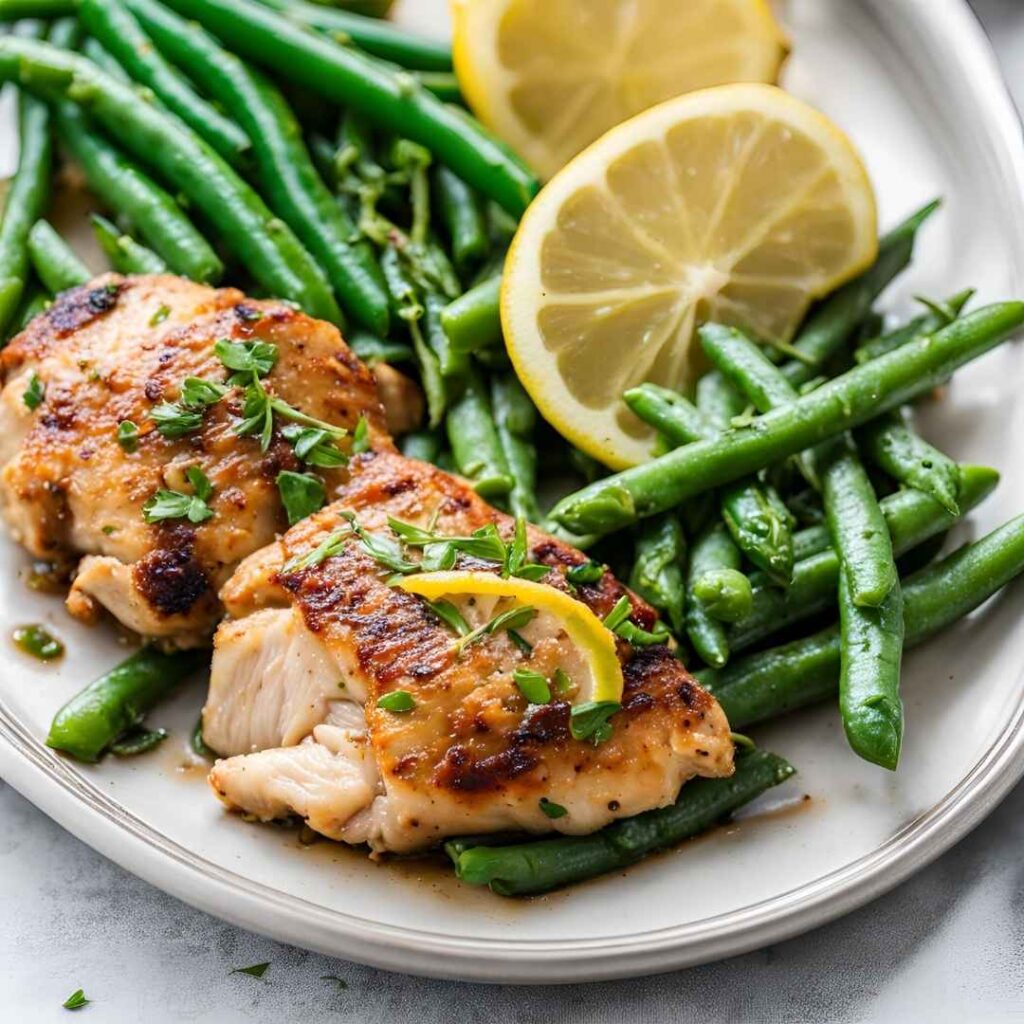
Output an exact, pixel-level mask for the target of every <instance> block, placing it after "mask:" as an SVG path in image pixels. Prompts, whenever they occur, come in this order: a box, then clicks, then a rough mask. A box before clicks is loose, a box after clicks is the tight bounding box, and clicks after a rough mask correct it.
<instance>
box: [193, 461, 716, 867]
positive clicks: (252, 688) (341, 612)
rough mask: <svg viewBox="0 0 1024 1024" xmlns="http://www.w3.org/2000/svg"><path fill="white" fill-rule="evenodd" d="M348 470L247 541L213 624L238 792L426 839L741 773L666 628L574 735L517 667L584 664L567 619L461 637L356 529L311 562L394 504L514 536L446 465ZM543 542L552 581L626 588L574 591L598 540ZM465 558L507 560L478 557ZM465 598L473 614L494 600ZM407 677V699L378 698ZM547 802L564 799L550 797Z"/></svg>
mask: <svg viewBox="0 0 1024 1024" xmlns="http://www.w3.org/2000/svg"><path fill="white" fill-rule="evenodd" d="M350 471H351V474H352V475H351V478H350V480H349V481H348V483H347V484H346V485H345V486H344V487H343V489H342V490H341V491H340V492H339V494H338V497H337V500H336V502H335V503H334V504H333V505H331V506H329V507H327V508H325V509H323V510H322V511H321V512H319V513H318V514H316V515H314V516H312V517H310V518H309V519H306V520H304V521H302V522H300V523H298V524H297V525H296V526H294V527H293V528H292V529H291V530H289V531H288V532H287V533H286V534H285V535H284V536H283V537H282V538H281V539H280V540H279V541H277V542H275V543H274V544H272V545H270V546H268V547H266V548H264V549H263V550H261V551H258V552H256V553H255V554H253V555H251V556H250V557H249V558H247V559H246V560H245V561H244V562H243V563H242V564H241V566H240V567H239V569H238V571H237V572H236V573H235V574H234V576H233V577H232V578H231V579H230V580H229V581H228V582H227V584H226V585H225V587H224V588H223V590H222V591H221V598H222V600H223V603H224V606H225V608H226V609H227V611H228V613H229V615H230V619H229V620H228V621H226V622H224V623H223V624H222V625H221V626H220V628H219V630H218V631H217V634H216V637H215V648H214V658H213V670H212V677H211V683H210V692H209V697H208V701H207V704H206V707H205V709H204V714H203V731H204V737H205V740H206V742H207V743H208V744H209V745H210V746H211V747H212V748H213V749H215V750H217V751H219V752H220V753H221V754H222V755H228V756H225V757H224V758H223V759H222V760H219V761H217V763H216V764H215V766H214V768H213V769H212V771H211V773H210V782H211V785H212V786H213V788H214V790H215V791H216V792H217V794H218V795H219V796H220V797H221V799H222V800H223V801H224V802H225V803H226V804H227V805H228V806H229V807H231V808H235V809H238V810H241V811H245V812H248V813H249V814H252V815H255V816H256V817H258V818H260V819H264V820H269V819H273V818H279V817H283V816H287V815H298V816H300V817H302V818H303V819H305V821H306V822H307V823H308V824H309V825H310V826H311V827H312V828H313V829H315V830H316V831H318V832H320V833H322V834H323V835H325V836H329V837H331V838H333V839H338V840H343V841H346V842H349V843H368V844H369V845H370V847H371V849H372V850H373V851H384V850H389V851H398V852H410V851H415V850H420V849H423V848H426V847H429V846H432V845H434V844H435V843H437V842H438V841H440V840H442V839H444V838H445V837H446V836H451V835H457V834H463V835H464V834H472V833H482V832H491V831H503V830H516V831H519V830H525V831H527V832H535V833H540V832H546V831H550V830H552V829H554V830H557V831H560V832H564V833H572V834H577V833H585V832H589V831H592V830H594V829H597V828H600V827H601V826H603V825H605V824H607V823H608V822H610V821H612V820H613V819H615V818H617V817H625V816H628V815H633V814H637V813H639V812H641V811H644V810H647V809H649V808H652V807H658V806H662V805H665V804H668V803H670V802H672V801H673V800H674V799H675V798H676V796H677V794H678V791H679V788H680V786H681V785H682V783H683V782H685V781H686V780H687V779H688V778H690V777H692V776H694V775H704V776H722V775H728V774H730V773H731V771H732V750H733V747H732V742H731V740H730V737H729V731H728V724H727V722H726V720H725V716H724V714H723V712H722V710H721V708H720V707H719V705H718V704H717V702H716V701H715V700H714V698H712V697H711V696H710V695H709V694H707V693H706V692H705V691H704V690H702V689H701V687H700V686H699V685H698V684H697V683H696V682H695V681H694V680H693V679H692V677H691V676H689V674H688V673H687V672H686V670H685V668H684V667H683V666H682V664H681V663H680V662H679V661H678V660H677V659H676V658H675V657H674V656H673V655H672V653H671V652H670V651H669V649H668V648H667V647H666V646H664V645H654V646H647V647H637V648H633V647H631V646H630V645H629V644H627V643H626V642H625V641H622V640H619V641H618V644H617V652H618V657H619V659H620V662H621V665H622V669H623V674H624V679H625V689H624V693H623V697H622V708H621V710H620V711H619V712H618V713H616V714H615V715H614V716H613V717H612V719H611V724H612V726H613V732H612V735H611V736H610V738H608V739H606V740H604V741H603V742H600V743H598V744H594V743H592V742H589V741H586V742H584V741H581V740H577V739H574V738H573V737H572V735H571V731H570V703H569V699H568V698H566V697H564V696H560V695H556V696H555V697H554V698H553V699H552V701H551V702H550V703H546V704H529V703H528V702H527V700H526V698H525V697H524V696H523V694H522V693H521V692H520V691H519V689H518V688H517V686H516V685H515V682H514V680H513V675H512V674H513V672H514V670H516V669H519V668H525V669H532V670H536V671H537V672H539V673H541V674H542V675H544V676H545V677H547V678H550V677H551V676H552V674H553V673H554V671H555V669H556V668H562V669H563V670H564V671H566V673H567V674H568V676H569V677H570V678H574V677H577V678H578V673H581V672H583V671H584V666H583V664H582V663H581V658H582V655H581V654H580V652H579V651H577V650H576V649H575V648H574V647H573V645H572V644H570V643H569V641H568V637H567V636H566V634H565V632H564V630H562V629H561V628H560V625H559V622H558V620H557V619H556V618H554V617H552V616H550V615H544V614H539V615H537V616H536V617H535V618H534V619H533V621H531V622H530V623H529V624H528V625H526V626H523V627H522V629H521V630H519V634H520V635H519V636H517V637H512V636H510V635H509V634H508V633H507V632H497V633H495V634H494V635H492V636H490V637H488V638H487V639H486V640H485V641H484V642H481V643H478V644H475V645H473V646H469V647H466V648H465V649H464V650H463V651H462V652H461V653H459V652H458V651H457V650H456V644H455V641H456V639H457V636H456V634H455V633H454V632H453V631H452V629H451V628H450V627H449V626H447V625H446V624H445V623H444V622H442V621H441V620H440V619H439V618H438V617H437V616H436V615H435V614H434V613H433V612H432V611H430V610H429V608H428V607H427V605H426V604H425V602H424V601H423V600H422V599H421V598H419V597H417V596H415V595H413V594H410V593H407V592H405V591H403V590H402V589H400V588H397V587H395V586H393V585H389V577H390V576H391V573H392V570H391V569H389V568H387V567H386V566H385V565H382V564H381V563H380V562H379V561H378V560H377V559H375V558H374V557H372V556H371V554H369V553H368V551H367V549H366V547H365V545H364V544H363V543H362V542H360V540H358V539H357V538H351V539H349V540H346V541H345V543H344V545H343V546H342V547H341V548H340V550H338V551H336V553H334V554H333V555H331V556H330V557H324V558H322V560H319V561H318V562H317V564H308V565H307V566H306V567H301V563H299V564H297V560H298V559H301V558H302V557H303V556H309V555H310V553H311V552H313V551H314V550H315V549H317V547H318V546H319V545H321V544H322V543H323V542H324V541H325V540H326V539H327V538H328V537H330V536H331V535H332V534H337V531H339V530H342V531H343V530H344V529H345V528H346V525H347V524H346V520H345V518H344V517H343V516H342V513H354V514H355V516H356V517H357V522H358V524H359V525H360V526H362V527H363V528H364V529H365V530H368V531H370V532H371V534H373V535H377V536H385V535H388V536H392V539H394V538H393V535H391V534H390V533H389V530H388V525H387V520H388V517H389V516H393V517H395V518H396V519H399V520H403V521H405V522H410V523H414V524H417V525H420V526H426V525H427V524H431V528H432V529H433V530H434V531H435V532H437V533H441V534H445V535H448V536H455V535H462V536H465V535H467V534H469V533H471V532H472V531H473V530H475V529H477V528H479V527H481V526H484V525H485V524H488V523H495V524H496V525H497V527H498V529H499V531H500V533H501V534H502V536H503V537H505V538H506V539H507V538H509V537H510V536H511V535H512V533H513V530H514V524H513V522H512V521H511V520H510V519H509V517H507V516H505V515H503V514H501V513H499V512H496V511H495V510H494V509H492V508H490V507H489V506H488V505H487V504H486V503H485V502H483V501H482V500H481V499H480V498H479V497H478V496H477V495H476V494H475V493H474V492H473V491H472V490H471V489H470V488H469V486H467V485H466V483H464V482H463V481H461V480H460V479H458V478H455V477H453V476H451V475H449V474H446V473H443V472H441V471H440V470H437V469H435V468H433V467H432V466H429V465H426V464H423V463H419V462H415V461H412V460H409V459H406V458H404V457H402V456H400V455H397V454H395V453H394V452H392V451H383V450H382V451H376V452H369V453H367V454H365V455H361V456H359V457H358V458H356V459H355V460H354V461H353V462H352V464H351V466H350ZM336 539H340V538H337V537H336ZM528 543H529V548H530V550H529V558H530V560H531V561H533V562H538V563H542V564H544V565H546V566H548V567H549V571H548V573H547V575H546V576H544V577H543V579H542V580H541V582H543V583H546V584H549V585H550V586H552V587H557V588H559V589H561V590H563V591H566V592H569V593H573V594H574V595H575V596H576V597H577V598H578V599H579V600H580V601H582V602H583V603H585V604H586V605H587V606H588V607H589V608H590V609H591V610H592V611H593V612H595V613H596V614H597V615H598V616H602V617H603V616H604V615H606V614H607V613H608V612H609V611H610V610H611V609H612V607H613V606H614V605H615V603H616V602H617V601H618V600H619V599H620V598H621V597H622V595H623V594H626V593H627V591H626V590H625V588H624V587H623V586H622V585H621V584H620V583H618V582H617V581H616V580H615V579H614V578H613V577H612V576H611V575H610V574H609V573H607V572H606V573H604V575H603V576H602V577H601V579H600V580H599V581H598V582H596V583H594V584H592V585H580V586H579V587H578V588H577V589H575V590H574V589H573V588H572V587H571V586H570V584H569V583H568V582H567V580H566V575H565V574H566V571H567V570H568V569H569V568H571V567H572V566H574V565H577V564H580V563H582V562H584V561H586V558H585V556H584V555H582V554H581V553H580V552H578V551H576V550H575V549H573V548H571V547H569V546H568V545H566V544H564V543H562V542H560V541H558V540H556V539H554V538H552V537H550V536H548V535H546V534H544V533H542V532H540V531H539V530H535V529H531V530H530V531H529V534H528ZM334 546H335V548H336V547H337V544H335V545H334ZM407 554H409V555H411V552H408V551H407ZM456 568H458V569H477V570H479V569H485V570H488V571H492V572H497V571H498V567H497V566H496V564H494V563H492V562H485V561H478V560H474V559H471V558H467V557H466V556H464V555H463V556H460V561H459V562H458V563H457V565H456ZM630 601H631V603H632V619H633V621H634V622H635V623H636V624H637V625H639V626H641V627H646V628H649V627H651V626H652V625H653V623H654V621H655V614H654V612H653V610H652V609H651V608H650V607H649V606H647V605H646V604H645V603H643V602H642V601H640V600H639V599H638V598H636V597H635V596H632V595H630ZM459 608H460V610H461V612H462V614H463V615H464V616H465V618H466V620H467V621H468V623H469V625H470V626H473V627H475V626H477V625H480V624H481V623H482V622H485V621H487V619H488V617H489V616H490V615H491V613H492V612H493V610H494V603H493V601H491V602H488V600H486V599H483V598H479V599H472V598H470V599H467V600H463V601H461V602H460V604H459ZM398 690H404V691H406V692H407V693H408V694H409V695H411V697H412V699H413V702H414V706H413V707H412V708H411V710H405V711H391V710H387V709H385V708H382V707H378V706H377V701H378V699H379V698H381V697H382V696H383V695H385V694H388V693H393V692H394V691H398ZM548 801H550V803H547V802H548ZM545 804H546V807H545ZM551 804H556V805H560V806H561V807H563V808H565V813H564V814H563V815H561V816H559V817H553V816H552V815H551V814H550V813H546V809H547V811H548V812H550V808H551Z"/></svg>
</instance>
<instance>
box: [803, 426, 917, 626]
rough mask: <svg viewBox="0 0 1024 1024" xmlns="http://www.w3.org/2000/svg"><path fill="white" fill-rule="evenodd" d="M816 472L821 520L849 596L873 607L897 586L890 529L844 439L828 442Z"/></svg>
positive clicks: (862, 605)
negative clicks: (822, 505)
mask: <svg viewBox="0 0 1024 1024" xmlns="http://www.w3.org/2000/svg"><path fill="white" fill-rule="evenodd" d="M819 471H820V473H821V483H822V500H823V502H824V505H825V521H826V523H827V524H828V530H829V536H830V537H831V538H832V547H833V548H834V549H835V551H836V554H838V555H839V562H840V566H841V567H842V569H843V570H844V572H845V574H846V578H847V581H848V583H849V588H850V592H851V594H852V601H853V603H854V604H855V605H857V606H859V607H862V608H878V607H880V606H881V605H882V604H883V603H884V602H885V600H886V598H887V597H888V596H889V594H890V593H891V592H892V591H893V589H895V588H896V587H897V585H898V581H899V577H898V575H897V573H896V563H895V561H894V559H893V553H892V539H891V538H890V536H889V528H888V525H887V524H886V521H885V516H883V515H882V510H881V509H880V508H879V507H878V500H877V499H876V497H875V492H874V489H873V488H872V486H871V481H870V480H869V479H868V475H867V473H866V472H865V471H864V467H863V466H862V465H861V464H860V460H859V459H858V458H857V457H856V455H855V454H854V452H853V451H852V449H851V448H850V447H849V445H848V444H847V443H846V442H845V440H843V439H840V440H837V441H836V442H834V443H833V444H830V445H829V446H828V447H827V450H825V451H824V453H823V454H822V456H821V458H820V460H819Z"/></svg>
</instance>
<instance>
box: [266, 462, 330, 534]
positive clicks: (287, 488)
mask: <svg viewBox="0 0 1024 1024" xmlns="http://www.w3.org/2000/svg"><path fill="white" fill-rule="evenodd" d="M277 490H278V493H279V494H280V495H281V504H282V505H284V510H285V512H286V514H287V515H288V525H289V526H294V525H295V524H296V523H297V522H299V520H301V519H305V518H306V516H311V515H312V514H313V513H314V512H319V511H320V509H322V508H323V507H324V504H325V503H326V502H327V492H326V491H325V490H324V485H323V481H322V480H321V479H320V478H319V477H316V476H313V475H312V474H310V473H293V472H291V470H287V469H285V470H282V471H281V472H280V473H278V474H277Z"/></svg>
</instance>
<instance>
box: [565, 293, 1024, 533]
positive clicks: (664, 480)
mask: <svg viewBox="0 0 1024 1024" xmlns="http://www.w3.org/2000/svg"><path fill="white" fill-rule="evenodd" d="M1021 323H1024V303H1019V302H1008V303H998V304H995V305H992V306H988V307H986V308H984V309H981V310H979V311H977V312H975V313H970V314H968V315H967V316H964V317H961V318H960V319H959V320H957V321H955V322H954V323H952V324H950V325H949V326H948V327H944V328H943V329H942V330H941V331H939V332H938V333H937V334H934V335H932V336H931V337H929V338H924V339H922V340H920V341H917V342H912V343H911V344H909V345H906V346H904V347H903V348H901V349H899V350H898V351H896V352H891V353H889V354H888V355H885V356H882V357H880V358H879V359H876V360H873V361H872V362H870V363H865V364H863V365H862V366H858V367H855V368H854V369H852V370H850V371H848V372H847V373H845V374H843V375H842V376H841V377H837V378H836V379H835V380H832V381H830V382H829V383H827V384H823V385H822V386H821V387H820V388H817V389H816V390H814V391H812V392H810V393H809V394H807V395H802V396H801V397H800V398H798V399H797V400H796V401H795V402H792V403H791V404H790V405H787V406H783V407H781V408H779V409H776V410H774V411H772V412H770V413H766V414H765V415H764V416H760V417H757V419H755V420H754V421H753V422H752V423H750V424H749V425H748V426H744V427H739V428H734V429H732V430H727V431H725V432H724V433H722V434H720V435H718V436H717V437H715V438H712V439H709V440H706V441H697V442H695V443H694V444H690V445H687V446H686V447H684V448H677V449H675V451H672V452H669V453H668V454H667V455H663V456H661V457H660V458H657V459H653V460H652V461H650V462H647V463H644V464H643V465H640V466H636V467H634V468H632V469H628V470H625V471H624V472H621V473H617V474H614V475H612V476H609V477H606V478H605V479H603V480H601V481H599V482H597V483H594V484H591V485H590V486H589V487H586V488H584V489H583V490H581V491H578V492H577V493H575V494H571V495H569V496H568V497H566V498H563V499H562V500H561V501H560V502H559V503H558V504H557V505H556V506H555V508H554V509H553V510H552V513H551V515H552V517H553V518H554V519H555V520H556V521H557V522H559V523H561V524H562V525H563V526H565V527H567V528H568V529H570V530H572V531H574V532H576V533H594V534H602V533H608V532H609V531H610V530H614V529H618V528H620V527H623V526H628V525H630V524H631V523H633V522H635V521H636V520H637V519H639V518H645V517H646V516H649V515H656V514H657V513H659V512H664V511H666V510H667V509H670V508H674V507H675V506H676V505H679V504H681V503H682V502H684V501H685V500H686V499H687V498H690V497H693V496H694V495H696V494H699V493H701V492H702V491H705V490H708V489H709V488H712V487H719V486H721V485H722V484H724V483H728V482H730V481H732V480H735V479H737V478H738V477H742V476H744V475H748V474H750V473H753V472H757V471H758V470H759V469H762V468H763V467H765V466H768V465H772V464H774V463H776V462H779V461H781V460H782V459H785V458H787V457H789V456H790V455H795V454H796V453H797V452H800V451H803V449H805V448H810V447H813V446H814V445H816V444H818V443H819V442H821V441H824V440H826V439H828V438H829V437H834V436H835V435H837V434H841V433H843V432H844V431H846V430H849V429H850V428H852V427H857V426H860V425H861V424H863V423H866V422H867V421H869V420H871V419H873V418H875V417H877V416H879V415H881V414H882V413H883V412H886V411H888V410H889V409H893V408H896V407H898V406H900V405H902V404H903V403H904V402H906V401H907V400H908V399H910V398H913V397H914V396H915V395H919V394H921V393H923V392H926V391H928V390H929V389H931V388H933V387H934V386H935V385H936V384H937V383H939V382H940V381H943V380H945V379H946V378H947V377H949V376H950V375H951V374H952V373H953V371H954V370H956V369H957V368H958V367H960V366H962V365H963V364H964V363H967V362H969V361H970V360H972V359H976V358H978V356H981V355H983V354H984V353H985V352H987V351H989V349H991V348H994V347H995V346H996V345H998V344H999V343H1000V342H1001V341H1003V340H1004V339H1005V338H1007V337H1008V336H1010V335H1011V334H1012V333H1013V332H1014V331H1015V330H1016V329H1017V328H1018V327H1019V326H1020V325H1021Z"/></svg>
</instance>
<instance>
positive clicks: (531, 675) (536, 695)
mask: <svg viewBox="0 0 1024 1024" xmlns="http://www.w3.org/2000/svg"><path fill="white" fill-rule="evenodd" d="M512 680H513V682H514V683H515V684H516V686H517V687H518V688H519V692H520V693H521V694H522V695H523V696H524V697H525V698H526V699H527V700H528V701H529V702H530V703H531V704H550V703H551V687H550V686H549V685H548V681H547V680H546V679H545V678H544V677H543V676H542V675H541V674H540V673H539V672H531V671H530V669H528V668H517V669H516V670H515V672H513V673H512Z"/></svg>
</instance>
